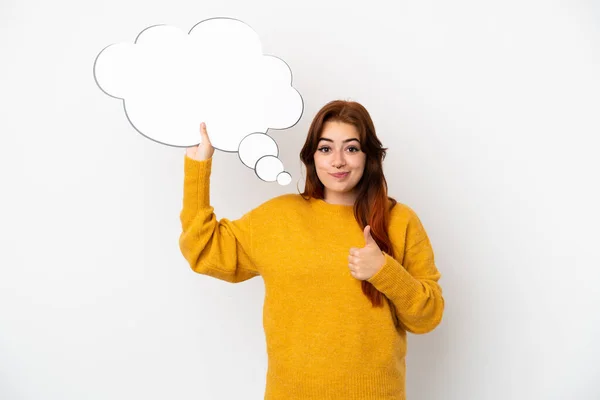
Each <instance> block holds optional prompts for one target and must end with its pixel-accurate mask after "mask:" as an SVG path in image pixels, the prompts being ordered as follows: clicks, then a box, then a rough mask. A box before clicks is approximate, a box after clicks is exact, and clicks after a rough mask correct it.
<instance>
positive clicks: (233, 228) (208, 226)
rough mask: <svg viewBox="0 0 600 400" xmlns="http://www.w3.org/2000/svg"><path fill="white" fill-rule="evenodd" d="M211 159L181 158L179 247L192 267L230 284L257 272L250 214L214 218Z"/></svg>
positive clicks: (241, 280)
mask: <svg viewBox="0 0 600 400" xmlns="http://www.w3.org/2000/svg"><path fill="white" fill-rule="evenodd" d="M211 166H212V158H209V159H207V160H194V159H192V158H189V157H188V156H187V155H186V156H185V160H184V191H183V209H182V211H181V214H180V220H181V226H182V233H181V236H180V237H179V248H180V249H181V253H182V254H183V256H184V257H185V259H186V260H187V262H188V263H189V265H190V267H191V268H192V270H194V271H195V272H197V273H199V274H204V275H209V276H212V277H214V278H217V279H221V280H224V281H227V282H231V283H238V282H243V281H245V280H248V279H250V278H253V277H255V276H257V275H259V272H258V270H257V268H256V266H255V264H254V262H253V260H252V213H251V212H249V213H247V214H245V215H244V216H242V217H241V218H240V219H238V220H235V221H230V220H228V219H226V218H223V219H221V220H220V221H217V219H216V216H215V214H214V208H213V207H212V206H211V205H210V202H209V199H210V189H209V188H210V173H211Z"/></svg>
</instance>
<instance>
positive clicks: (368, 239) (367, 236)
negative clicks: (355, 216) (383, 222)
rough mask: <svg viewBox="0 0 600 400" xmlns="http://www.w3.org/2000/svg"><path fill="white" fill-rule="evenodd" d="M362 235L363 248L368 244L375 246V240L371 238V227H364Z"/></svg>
mask: <svg viewBox="0 0 600 400" xmlns="http://www.w3.org/2000/svg"><path fill="white" fill-rule="evenodd" d="M363 233H364V234H365V246H368V245H370V244H375V245H377V242H375V239H373V236H371V225H367V226H365V230H364V231H363Z"/></svg>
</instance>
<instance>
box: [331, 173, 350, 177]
mask: <svg viewBox="0 0 600 400" xmlns="http://www.w3.org/2000/svg"><path fill="white" fill-rule="evenodd" d="M348 174H349V172H343V173H338V174H331V175H333V176H335V177H336V178H343V177H345V176H346V175H348Z"/></svg>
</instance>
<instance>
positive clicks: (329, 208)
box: [310, 197, 354, 217]
mask: <svg viewBox="0 0 600 400" xmlns="http://www.w3.org/2000/svg"><path fill="white" fill-rule="evenodd" d="M310 202H311V204H312V206H313V207H314V209H315V210H318V211H322V212H325V213H328V214H333V215H342V216H352V217H354V206H353V205H350V206H348V205H345V204H331V203H327V202H326V201H325V200H323V199H317V198H314V197H311V198H310Z"/></svg>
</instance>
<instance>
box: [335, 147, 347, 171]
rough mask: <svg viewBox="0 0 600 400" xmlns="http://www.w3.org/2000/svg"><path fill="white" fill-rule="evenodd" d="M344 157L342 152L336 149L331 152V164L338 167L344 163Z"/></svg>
mask: <svg viewBox="0 0 600 400" xmlns="http://www.w3.org/2000/svg"><path fill="white" fill-rule="evenodd" d="M345 164H346V162H345V159H344V152H343V151H336V152H334V154H333V166H334V167H336V168H339V167H340V166H342V165H345Z"/></svg>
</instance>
